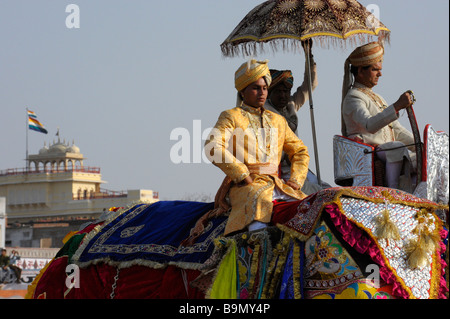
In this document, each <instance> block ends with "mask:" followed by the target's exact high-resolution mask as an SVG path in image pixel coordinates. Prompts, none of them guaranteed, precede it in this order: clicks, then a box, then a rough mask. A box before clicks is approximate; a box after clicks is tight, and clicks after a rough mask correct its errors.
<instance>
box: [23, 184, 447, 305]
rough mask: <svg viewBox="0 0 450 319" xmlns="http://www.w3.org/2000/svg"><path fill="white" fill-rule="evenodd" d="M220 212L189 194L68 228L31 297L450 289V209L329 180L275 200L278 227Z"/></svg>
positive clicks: (427, 294)
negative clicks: (247, 224)
mask: <svg viewBox="0 0 450 319" xmlns="http://www.w3.org/2000/svg"><path fill="white" fill-rule="evenodd" d="M211 212H214V203H200V202H186V201H167V202H164V201H163V202H157V203H154V204H151V205H148V204H135V205H132V206H130V207H126V208H119V209H116V208H114V209H111V212H110V214H109V217H108V218H107V220H106V221H102V222H99V223H97V224H91V225H89V226H87V227H86V228H84V229H83V230H81V231H79V232H76V233H72V234H68V236H67V237H66V239H65V243H64V246H63V247H62V248H61V250H60V251H59V253H58V254H57V255H56V257H55V258H54V259H53V260H52V261H51V262H50V263H49V264H47V266H46V267H45V269H43V270H42V271H41V273H40V274H39V275H38V276H37V277H36V279H35V280H34V282H33V283H32V284H31V285H30V286H29V289H28V294H27V298H35V299H40V298H44V299H45V298H47V299H54V298H61V299H62V298H66V299H86V298H104V299H106V298H108V299H109V298H117V299H124V298H125V299H129V298H153V299H154V298H164V299H174V298H183V299H186V298H189V299H202V298H210V299H223V298H227V299H230V298H231V299H232V298H239V299H266V298H267V299H276V298H281V299H285V298H305V299H313V298H315V299H339V298H347V299H386V298H405V299H409V298H412V299H416V298H417V299H438V298H439V299H440V298H447V296H448V273H447V270H448V266H447V264H448V250H447V249H446V245H448V243H447V234H448V232H447V228H448V227H447V226H446V223H447V222H446V220H448V206H446V205H440V204H436V203H434V202H432V201H430V200H427V199H423V198H418V197H415V196H413V195H411V194H409V193H406V192H402V191H399V190H393V189H389V188H384V187H338V188H330V189H326V190H322V191H319V192H317V193H315V194H313V195H311V196H309V197H307V198H306V199H304V200H303V201H287V202H276V203H274V211H273V218H272V222H271V226H270V227H268V228H265V229H263V230H257V231H252V232H249V231H244V232H239V233H234V234H230V235H228V236H223V232H224V228H225V225H226V222H227V216H226V215H218V216H216V215H214V214H211ZM438 216H446V217H445V218H444V220H442V219H441V218H440V217H438ZM198 221H202V222H201V223H200V224H201V226H202V227H201V228H200V230H199V229H198V227H197V226H198V225H199V222H198ZM193 230H195V232H194V234H195V236H194V238H195V239H194V240H186V239H188V238H190V239H192V235H193Z"/></svg>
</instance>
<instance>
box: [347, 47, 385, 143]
mask: <svg viewBox="0 0 450 319" xmlns="http://www.w3.org/2000/svg"><path fill="white" fill-rule="evenodd" d="M383 56H384V47H383V45H382V44H381V43H379V42H371V43H368V44H365V45H363V46H360V47H358V48H356V49H355V50H354V51H353V52H352V53H351V54H350V55H349V57H348V58H347V60H345V65H344V80H343V84H342V103H341V113H342V107H343V103H344V99H345V96H346V95H347V93H348V91H349V90H350V88H351V86H352V82H353V79H352V74H351V72H350V65H353V66H355V67H360V66H369V65H372V64H375V63H378V62H382V61H383ZM341 133H342V135H344V136H346V134H347V129H346V127H345V123H344V119H342V125H341Z"/></svg>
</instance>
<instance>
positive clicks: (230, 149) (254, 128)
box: [205, 105, 309, 235]
mask: <svg viewBox="0 0 450 319" xmlns="http://www.w3.org/2000/svg"><path fill="white" fill-rule="evenodd" d="M283 151H284V152H285V153H286V154H288V156H289V159H290V161H291V163H292V166H291V178H290V180H291V181H292V182H294V183H296V184H297V185H299V186H300V188H301V187H302V186H303V183H304V181H305V179H306V175H307V172H308V165H309V154H308V150H307V147H306V146H305V145H304V144H303V142H302V141H301V140H300V139H299V138H298V137H297V136H296V135H295V134H294V132H292V130H291V129H290V128H289V126H288V125H287V122H286V120H285V119H284V118H283V117H282V116H280V115H278V114H275V113H273V112H270V111H267V110H264V109H263V108H261V109H255V108H252V107H249V106H246V105H242V106H241V107H236V108H234V109H231V110H228V111H224V112H222V114H221V115H220V117H219V119H218V121H217V123H216V125H215V127H214V128H213V130H212V131H211V135H210V137H209V139H208V140H207V141H206V143H205V153H206V155H207V156H208V158H209V159H210V161H211V162H212V163H213V164H214V165H216V166H217V167H219V168H220V169H221V170H222V171H223V172H224V173H225V174H226V175H227V176H228V177H229V178H230V179H231V181H232V184H231V187H230V190H229V200H230V204H231V213H230V216H229V219H228V224H227V226H226V228H225V235H227V234H229V233H232V232H235V231H238V230H242V229H244V228H245V227H246V226H248V225H249V224H250V223H251V222H253V221H260V222H263V223H268V222H270V219H271V216H272V209H273V204H272V193H273V190H274V188H275V186H276V187H278V188H279V189H280V190H281V191H282V192H283V193H285V194H287V195H289V196H291V197H293V198H295V199H299V200H300V199H303V198H305V197H306V195H305V194H304V193H302V192H301V191H300V190H299V191H296V190H294V189H292V188H291V187H290V186H288V185H286V184H285V183H284V182H283V181H282V180H281V179H280V178H278V174H277V170H278V167H279V164H280V161H281V155H282V153H283ZM249 168H250V169H249ZM258 171H259V173H258ZM247 176H251V178H252V179H253V183H252V184H250V185H247V184H245V183H241V182H242V181H243V180H244V179H245V178H246V177H247Z"/></svg>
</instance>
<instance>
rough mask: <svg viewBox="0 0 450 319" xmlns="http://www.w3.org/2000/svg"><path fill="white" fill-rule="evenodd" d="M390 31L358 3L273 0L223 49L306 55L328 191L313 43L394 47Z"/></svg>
mask: <svg viewBox="0 0 450 319" xmlns="http://www.w3.org/2000/svg"><path fill="white" fill-rule="evenodd" d="M389 35H390V30H389V29H388V28H387V27H386V26H385V25H384V24H383V23H381V21H379V19H377V18H376V17H375V15H374V14H372V13H371V12H369V11H368V10H367V9H366V8H365V7H364V6H363V5H362V4H360V3H359V2H358V1H357V0H269V1H266V2H264V3H262V4H260V5H258V6H256V7H255V8H254V9H253V10H251V11H250V12H249V13H248V14H247V15H246V16H245V18H244V19H243V20H242V21H241V22H240V23H239V24H238V25H237V27H236V28H235V29H234V30H233V32H231V34H230V35H229V36H228V38H227V39H226V40H225V41H224V42H223V43H222V44H221V49H222V54H223V55H224V56H229V57H232V56H236V55H239V54H241V55H243V56H253V55H257V54H258V52H264V46H266V45H269V46H270V47H271V48H272V49H273V50H274V51H277V50H278V49H280V47H281V49H283V50H285V51H288V50H293V51H294V52H295V51H297V50H298V49H299V48H300V44H302V46H303V48H304V50H305V56H306V62H307V70H306V74H307V77H308V90H309V105H310V115H311V129H312V136H313V143H314V158H315V164H316V174H317V179H318V181H319V185H322V181H321V178H320V168H319V155H318V150H317V137H316V128H315V120H314V107H313V96H312V81H311V61H310V58H311V45H312V38H314V39H315V40H317V42H319V44H320V45H322V46H326V45H328V46H329V45H330V44H332V45H336V44H338V43H340V44H341V46H345V44H346V43H347V41H348V42H350V43H352V44H357V43H358V42H368V41H372V40H373V38H374V37H378V40H379V41H380V42H383V41H384V40H387V41H389Z"/></svg>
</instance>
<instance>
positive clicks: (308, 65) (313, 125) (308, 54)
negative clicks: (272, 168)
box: [303, 40, 322, 187]
mask: <svg viewBox="0 0 450 319" xmlns="http://www.w3.org/2000/svg"><path fill="white" fill-rule="evenodd" d="M303 43H304V45H305V47H304V48H305V54H306V68H307V70H306V74H307V76H308V92H309V99H308V100H309V110H310V114H311V129H312V136H313V144H314V159H315V162H316V174H317V180H318V182H319V186H320V187H322V180H321V178H320V167H319V152H318V150H317V136H316V122H315V120H314V102H313V95H312V77H311V45H310V44H311V43H312V40H309V41H308V40H307V41H304V42H303Z"/></svg>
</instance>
